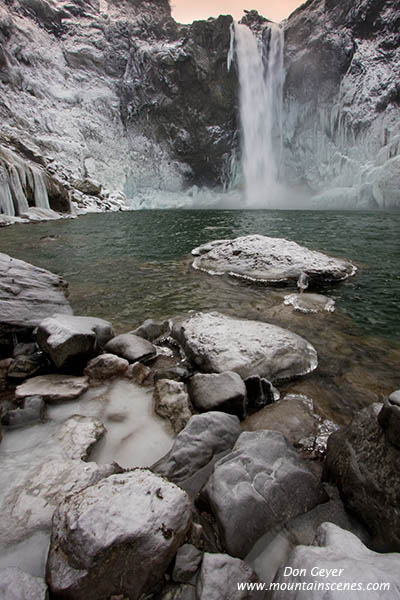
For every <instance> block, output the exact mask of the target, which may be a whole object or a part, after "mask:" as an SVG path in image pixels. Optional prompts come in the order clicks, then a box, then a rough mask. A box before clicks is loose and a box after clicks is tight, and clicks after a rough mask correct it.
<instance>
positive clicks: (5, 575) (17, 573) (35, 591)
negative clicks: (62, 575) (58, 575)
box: [0, 567, 47, 600]
mask: <svg viewBox="0 0 400 600" xmlns="http://www.w3.org/2000/svg"><path fill="white" fill-rule="evenodd" d="M0 598H1V600H46V599H47V586H46V583H45V581H44V579H42V578H41V577H33V575H30V574H29V573H25V572H24V571H21V570H20V569H17V568H14V567H8V568H7V569H1V570H0Z"/></svg>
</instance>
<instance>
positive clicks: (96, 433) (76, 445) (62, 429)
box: [52, 415, 106, 460]
mask: <svg viewBox="0 0 400 600" xmlns="http://www.w3.org/2000/svg"><path fill="white" fill-rule="evenodd" d="M105 432H106V428H105V427H104V425H103V423H102V422H101V421H99V419H96V418H94V417H84V416H82V415H74V416H73V417H70V418H69V419H67V420H66V421H65V422H64V423H62V425H60V426H59V428H58V429H57V431H56V432H55V433H53V435H52V439H53V440H54V441H56V442H57V444H58V445H59V448H60V449H61V450H62V452H63V454H64V456H65V458H69V459H71V460H79V459H80V460H87V459H88V457H89V455H90V451H91V449H92V448H93V446H94V445H95V443H96V442H98V441H99V440H100V439H101V438H102V437H103V435H104V434H105Z"/></svg>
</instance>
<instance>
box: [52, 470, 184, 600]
mask: <svg viewBox="0 0 400 600" xmlns="http://www.w3.org/2000/svg"><path fill="white" fill-rule="evenodd" d="M190 524H191V505H190V500H189V497H188V496H187V494H186V493H185V492H184V491H183V490H181V489H180V488H178V487H177V486H176V485H174V484H173V483H170V482H168V481H166V480H165V479H163V478H161V477H158V476H157V475H155V474H154V473H151V472H150V471H148V470H145V469H136V470H134V471H131V472H129V473H124V474H121V475H112V476H111V477H108V478H107V479H104V480H103V481H101V482H100V483H99V484H96V485H93V486H91V487H90V488H88V489H86V490H84V491H83V492H81V493H78V494H75V495H73V496H70V497H69V498H67V499H66V500H64V502H62V503H61V504H60V505H59V507H58V509H57V511H56V512H55V514H54V519H53V532H52V541H51V545H50V552H49V557H48V562H47V579H48V585H49V588H50V591H51V592H52V593H53V594H55V595H63V596H65V597H71V598H72V597H73V598H74V599H75V600H98V598H109V597H111V596H120V595H121V596H122V597H129V598H131V599H132V600H136V599H137V598H139V597H140V596H141V594H142V593H143V592H144V591H146V590H147V589H148V588H149V587H151V586H152V585H154V584H155V583H156V582H157V581H158V579H160V578H161V577H162V576H163V574H164V572H165V570H166V568H167V567H168V565H169V563H170V562H171V560H172V558H173V556H174V555H175V553H176V551H177V550H178V548H179V546H181V544H182V543H183V541H184V539H185V536H186V533H187V531H188V529H189V527H190Z"/></svg>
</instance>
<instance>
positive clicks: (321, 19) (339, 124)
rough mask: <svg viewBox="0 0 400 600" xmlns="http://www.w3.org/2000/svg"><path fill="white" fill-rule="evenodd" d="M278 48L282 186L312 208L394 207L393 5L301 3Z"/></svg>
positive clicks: (398, 92) (397, 96) (399, 27)
mask: <svg viewBox="0 0 400 600" xmlns="http://www.w3.org/2000/svg"><path fill="white" fill-rule="evenodd" d="M285 44H286V48H285V53H286V55H285V62H286V71H287V75H286V84H285V128H284V145H285V157H284V159H285V179H286V180H287V181H289V182H291V183H292V184H294V185H299V186H305V187H306V188H307V189H309V190H311V192H314V193H319V195H318V196H317V197H316V198H315V203H316V205H317V206H318V205H319V206H323V207H327V208H329V207H344V208H346V207H370V208H376V207H382V208H390V207H395V206H396V207H398V206H400V84H399V81H400V12H399V9H398V2H397V1H396V0H357V1H356V2H355V1H354V0H340V1H339V0H309V1H308V2H306V3H305V4H304V5H303V6H302V7H300V8H299V9H298V10H297V11H295V12H294V13H293V14H292V15H291V16H290V17H289V19H288V21H287V22H286V25H285Z"/></svg>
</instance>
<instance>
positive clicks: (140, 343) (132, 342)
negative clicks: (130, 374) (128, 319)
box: [105, 333, 157, 363]
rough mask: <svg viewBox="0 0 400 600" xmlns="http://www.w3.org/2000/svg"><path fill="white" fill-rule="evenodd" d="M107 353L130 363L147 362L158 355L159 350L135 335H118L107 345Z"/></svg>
mask: <svg viewBox="0 0 400 600" xmlns="http://www.w3.org/2000/svg"><path fill="white" fill-rule="evenodd" d="M105 351H106V352H110V353H111V354H116V355H117V356H120V357H121V358H125V359H126V360H127V361H128V362H130V363H134V362H137V361H142V360H143V361H145V360H148V359H150V358H154V356H156V354H157V349H156V347H155V346H154V345H153V344H152V343H151V342H149V341H147V340H145V339H143V338H141V337H139V336H137V335H134V334H133V333H123V334H121V335H117V337H115V338H113V339H112V340H110V341H109V342H108V343H107V344H106V346H105Z"/></svg>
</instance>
